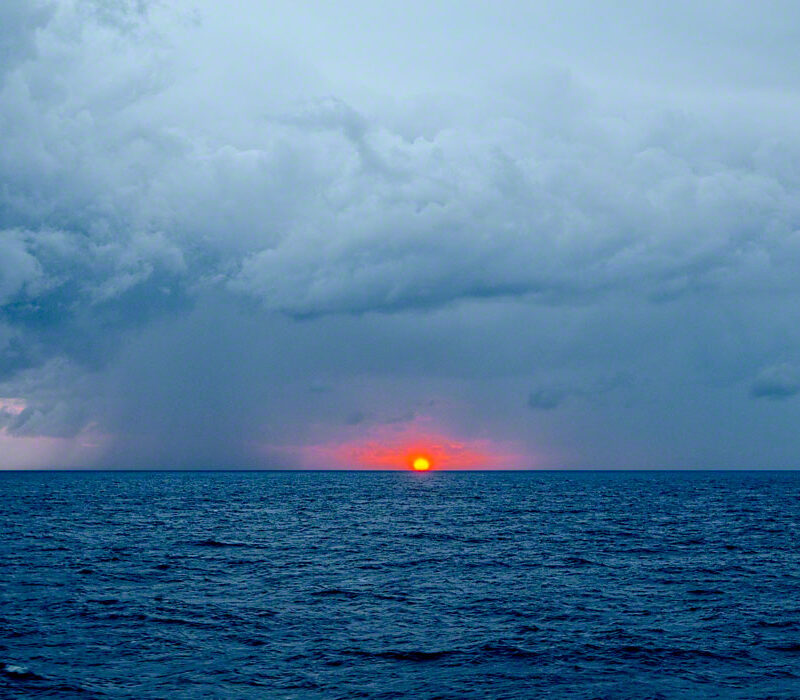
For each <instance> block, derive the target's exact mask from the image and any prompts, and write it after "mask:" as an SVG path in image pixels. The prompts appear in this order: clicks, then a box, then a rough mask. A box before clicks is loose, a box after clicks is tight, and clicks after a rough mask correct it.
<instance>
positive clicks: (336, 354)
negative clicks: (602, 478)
mask: <svg viewBox="0 0 800 700" xmlns="http://www.w3.org/2000/svg"><path fill="white" fill-rule="evenodd" d="M798 66H800V4H798V3H797V2H796V0H786V1H779V0H771V1H770V0H765V1H764V2H760V3H754V2H752V1H751V0H747V1H744V0H742V1H740V0H724V1H723V0H693V1H691V2H690V1H689V0H675V1H673V2H671V3H661V2H641V1H638V2H634V1H633V0H631V1H630V2H623V1H620V0H618V1H616V2H612V1H608V2H596V1H595V0H560V2H535V1H532V0H526V1H521V0H520V1H519V2H515V1H512V0H496V1H495V2H491V3H490V2H475V1H472V0H459V1H458V2H456V1H455V0H452V1H451V0H440V1H433V2H432V1H431V0H427V1H425V2H422V1H417V0H404V1H403V2H399V1H398V2H395V1H394V0H386V1H384V2H366V1H364V2H359V1H357V0H340V1H339V2H336V3H322V2H319V3H317V2H298V1H297V0H293V1H292V2H289V1H288V0H287V1H286V2H283V1H281V0H272V1H271V2H268V3H265V2H261V1H260V0H234V1H231V2H217V1H214V0H180V1H179V2H176V1H173V0H169V1H167V0H163V1H162V2H159V1H157V0H152V1H151V0H53V1H48V0H3V1H2V3H0V467H3V468H25V467H48V466H54V467H68V466H73V467H143V468H156V467H179V468H187V467H197V468H207V467H322V468H324V467H348V466H351V467H385V466H392V464H393V461H392V460H393V459H394V458H395V456H396V455H398V454H401V453H403V452H404V451H407V450H409V449H418V448H419V449H422V450H425V451H427V452H430V453H431V454H432V455H433V457H434V462H437V461H438V463H439V464H438V466H442V467H459V466H460V467H466V468H471V467H475V466H488V467H504V468H508V467H534V468H537V467H538V468H544V467H551V468H558V467H570V468H574V467H582V468H591V467H648V468H649V467H748V466H750V467H791V466H795V467H796V466H800V395H799V394H800V119H799V118H798V115H800V71H799V70H798ZM398 466H402V464H399V465H398Z"/></svg>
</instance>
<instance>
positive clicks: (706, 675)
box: [0, 472, 800, 699]
mask: <svg viewBox="0 0 800 700" xmlns="http://www.w3.org/2000/svg"><path fill="white" fill-rule="evenodd" d="M0 697H1V698H36V697H56V698H73V697H75V698H173V697H175V698H209V697H225V698H362V697H363V698H414V699H424V698H515V699H516V698H543V697H546V698H560V697H564V698H662V697H663V698H767V697H772V698H798V697H800V472H766V473H758V472H744V473H743V472H700V473H691V472H689V473H686V472H635V473H625V472H516V473H515V472H461V473H444V472H438V473H437V472H429V473H410V472H409V473H400V472H383V473H377V472H248V473H235V472H234V473H231V472H214V473H180V472H161V473H136V472H131V473H109V472H106V473H85V472H83V473H81V472H73V473H41V472H39V473H19V472H14V473H8V472H6V473H0Z"/></svg>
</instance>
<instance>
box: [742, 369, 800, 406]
mask: <svg viewBox="0 0 800 700" xmlns="http://www.w3.org/2000/svg"><path fill="white" fill-rule="evenodd" d="M798 392H800V370H798V369H797V367H794V366H793V365H790V364H788V363H783V364H779V365H773V366H771V367H765V368H764V369H763V370H761V372H759V373H758V376H757V377H756V378H755V380H754V381H753V383H752V384H751V386H750V395H751V396H752V397H753V398H756V399H788V398H791V397H792V396H795V395H796V394H797V393H798Z"/></svg>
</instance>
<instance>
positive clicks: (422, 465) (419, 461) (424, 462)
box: [411, 457, 431, 472]
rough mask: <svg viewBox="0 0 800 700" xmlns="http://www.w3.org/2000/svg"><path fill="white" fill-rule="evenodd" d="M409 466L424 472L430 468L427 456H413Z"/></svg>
mask: <svg viewBox="0 0 800 700" xmlns="http://www.w3.org/2000/svg"><path fill="white" fill-rule="evenodd" d="M411 466H412V467H413V468H414V471H417V472H426V471H428V469H430V468H431V461H430V460H429V459H428V458H427V457H414V461H413V462H412V463H411Z"/></svg>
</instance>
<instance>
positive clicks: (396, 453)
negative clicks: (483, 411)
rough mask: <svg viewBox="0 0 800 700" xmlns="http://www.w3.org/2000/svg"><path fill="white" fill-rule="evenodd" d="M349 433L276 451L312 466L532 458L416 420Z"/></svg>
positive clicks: (514, 465)
mask: <svg viewBox="0 0 800 700" xmlns="http://www.w3.org/2000/svg"><path fill="white" fill-rule="evenodd" d="M353 432H356V434H355V435H352V434H351V435H350V436H348V437H347V438H345V439H341V440H335V439H334V440H331V441H329V442H325V443H318V444H312V445H299V446H296V447H284V448H280V450H281V451H282V452H285V453H289V454H291V455H293V457H294V459H296V460H298V461H299V462H300V464H301V465H302V466H304V467H307V468H312V469H401V470H412V471H438V470H448V469H524V468H526V467H527V466H528V465H529V462H530V460H529V459H527V458H526V457H525V456H524V455H523V454H520V453H519V452H517V451H516V450H513V449H510V448H509V446H508V445H505V444H501V443H496V442H493V441H492V440H490V439H487V438H472V439H469V438H468V439H455V438H453V437H451V436H449V435H448V434H446V433H445V432H443V431H440V430H436V429H434V428H433V427H432V426H431V425H430V424H429V423H428V422H427V421H423V420H419V419H418V420H415V421H412V422H410V423H405V424H402V425H396V424H391V425H386V424H382V425H376V426H372V427H371V428H367V429H366V430H365V429H364V428H363V427H362V428H360V429H359V430H357V431H353ZM421 460H424V461H425V462H427V467H425V466H424V465H423V464H422V461H421ZM418 461H419V464H418V465H417V464H415V463H417V462H418Z"/></svg>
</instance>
